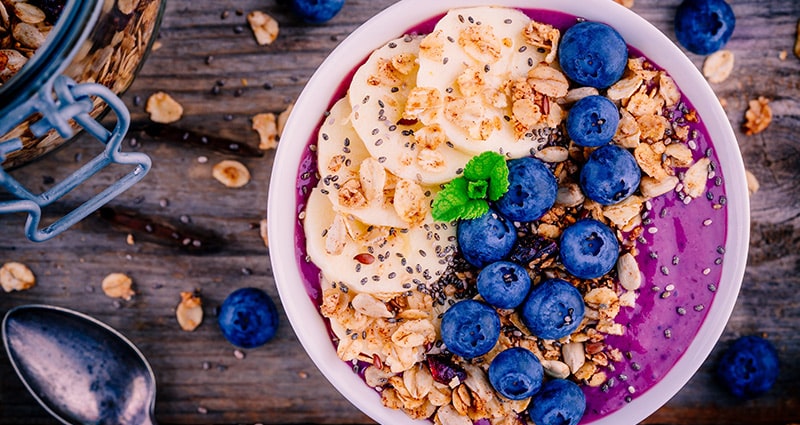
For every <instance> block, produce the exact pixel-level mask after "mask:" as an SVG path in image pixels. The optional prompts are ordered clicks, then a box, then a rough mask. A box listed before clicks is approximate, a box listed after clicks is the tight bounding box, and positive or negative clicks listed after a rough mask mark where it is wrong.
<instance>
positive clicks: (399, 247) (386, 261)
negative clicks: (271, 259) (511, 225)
mask: <svg viewBox="0 0 800 425" xmlns="http://www.w3.org/2000/svg"><path fill="white" fill-rule="evenodd" d="M354 221H355V218H353V217H352V216H345V215H343V214H341V213H337V212H336V211H334V210H333V205H332V204H331V202H330V200H329V198H328V197H327V196H326V195H324V194H323V193H322V192H321V191H320V188H315V189H314V190H313V191H312V192H311V195H310V196H309V198H308V204H307V206H306V215H305V219H304V222H303V226H304V231H305V236H306V247H307V250H308V255H309V257H310V259H311V260H312V261H313V262H314V264H316V265H317V267H319V268H320V270H321V271H322V274H323V276H324V277H325V278H326V279H328V280H329V281H331V282H339V283H341V284H345V285H347V286H348V287H350V288H353V290H355V291H357V292H365V293H370V294H392V293H400V292H404V291H408V290H409V288H412V287H416V286H417V285H419V284H430V283H432V282H434V281H436V280H437V279H438V278H439V277H440V276H441V275H442V273H443V272H444V270H445V268H446V267H447V264H448V261H446V257H447V256H448V255H450V254H451V253H452V252H453V249H454V246H453V242H452V240H455V237H454V236H455V229H454V228H453V226H443V225H442V224H438V223H437V224H433V219H432V218H431V217H430V214H428V216H427V218H426V221H425V223H424V224H422V225H420V226H415V227H412V228H409V229H396V228H391V227H382V226H367V225H364V224H363V223H362V224H355V223H354Z"/></svg>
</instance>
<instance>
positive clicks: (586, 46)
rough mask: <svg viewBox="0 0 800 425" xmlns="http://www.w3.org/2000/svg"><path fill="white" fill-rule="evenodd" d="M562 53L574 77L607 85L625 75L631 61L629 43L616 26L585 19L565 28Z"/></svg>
mask: <svg viewBox="0 0 800 425" xmlns="http://www.w3.org/2000/svg"><path fill="white" fill-rule="evenodd" d="M558 57H559V59H558V63H559V64H560V65H561V69H562V70H563V71H564V74H566V75H567V77H569V78H570V79H571V80H572V81H575V82H576V83H578V84H580V85H583V86H590V87H596V88H598V89H604V88H607V87H609V86H611V85H612V84H614V83H616V82H617V81H618V80H619V79H620V78H621V77H622V73H623V72H624V71H625V67H626V66H627V64H628V46H627V45H626V44H625V40H624V39H623V38H622V36H621V35H620V34H619V33H618V32H617V31H616V30H615V29H614V28H611V27H610V26H608V25H606V24H602V23H600V22H591V21H584V22H580V23H577V24H575V25H573V26H572V27H570V28H569V29H567V30H566V31H565V32H564V34H563V35H562V37H561V42H560V43H559V45H558Z"/></svg>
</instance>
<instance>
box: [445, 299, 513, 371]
mask: <svg viewBox="0 0 800 425" xmlns="http://www.w3.org/2000/svg"><path fill="white" fill-rule="evenodd" d="M441 331H442V341H443V342H444V344H445V345H446V346H447V349H449V350H450V352H452V353H453V354H455V355H458V356H461V357H463V358H465V359H472V358H475V357H478V356H482V355H484V354H486V353H488V352H489V351H490V350H491V349H492V348H494V346H495V344H496V343H497V338H498V337H499V336H500V317H499V316H498V315H497V311H496V310H495V309H493V308H492V307H489V306H488V305H486V304H484V303H482V302H480V301H475V300H464V301H459V302H457V303H456V304H454V305H453V306H452V307H450V308H449V309H448V310H447V311H446V312H445V313H444V316H443V317H442V326H441Z"/></svg>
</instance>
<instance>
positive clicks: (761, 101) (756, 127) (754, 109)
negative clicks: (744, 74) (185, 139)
mask: <svg viewBox="0 0 800 425" xmlns="http://www.w3.org/2000/svg"><path fill="white" fill-rule="evenodd" d="M748 105H749V107H748V108H747V111H746V112H745V113H744V119H745V122H744V124H742V129H743V130H744V134H745V135H748V136H752V135H754V134H758V133H761V132H762V131H764V130H766V129H767V127H769V124H770V123H771V122H772V108H770V107H769V99H767V98H766V97H764V96H759V97H758V99H753V100H751V101H750V102H748Z"/></svg>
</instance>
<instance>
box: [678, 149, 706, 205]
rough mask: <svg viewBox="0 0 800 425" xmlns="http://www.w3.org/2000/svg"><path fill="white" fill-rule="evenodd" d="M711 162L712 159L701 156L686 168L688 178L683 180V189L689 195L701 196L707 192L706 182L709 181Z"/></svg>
mask: <svg viewBox="0 0 800 425" xmlns="http://www.w3.org/2000/svg"><path fill="white" fill-rule="evenodd" d="M710 163H711V160H710V159H708V158H701V159H700V160H699V161H697V162H695V163H694V165H692V166H691V167H689V169H688V170H686V178H685V179H684V180H683V190H684V192H685V193H686V195H687V196H691V197H692V198H699V197H700V195H702V194H703V192H705V190H706V182H707V181H708V164H710Z"/></svg>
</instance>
